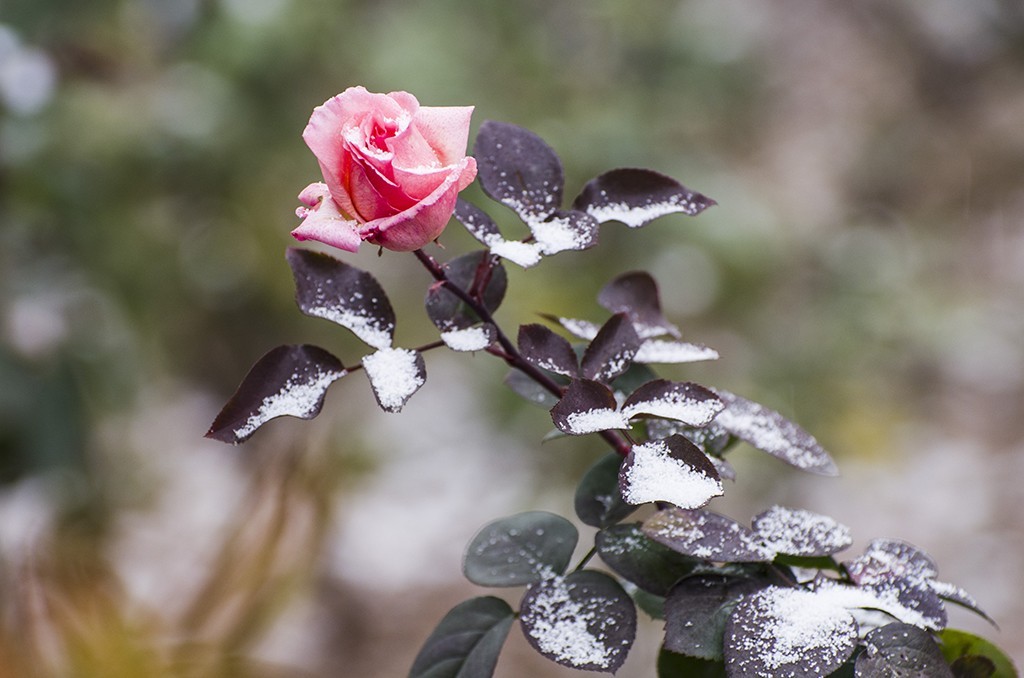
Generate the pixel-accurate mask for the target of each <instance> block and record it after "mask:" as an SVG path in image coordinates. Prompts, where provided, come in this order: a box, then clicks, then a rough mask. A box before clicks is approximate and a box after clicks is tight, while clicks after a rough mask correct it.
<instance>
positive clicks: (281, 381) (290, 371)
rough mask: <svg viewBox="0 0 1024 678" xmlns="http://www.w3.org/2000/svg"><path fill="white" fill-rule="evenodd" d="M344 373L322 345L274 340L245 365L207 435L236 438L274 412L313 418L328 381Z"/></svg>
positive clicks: (225, 439) (236, 440) (245, 435)
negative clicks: (269, 348) (281, 343)
mask: <svg viewBox="0 0 1024 678" xmlns="http://www.w3.org/2000/svg"><path fill="white" fill-rule="evenodd" d="M347 373H348V372H347V371H346V370H345V368H344V367H342V365H341V361H339V360H338V359H337V358H335V357H334V356H333V355H331V354H330V353H328V352H327V351H325V350H323V349H322V348H318V347H316V346H310V345H307V344H302V345H297V346H278V347H277V348H275V349H274V350H272V351H270V352H269V353H267V354H266V355H265V356H263V357H262V358H260V359H259V360H258V361H257V362H256V364H255V365H253V367H252V369H251V370H249V374H248V375H246V377H245V379H244V380H243V381H242V383H241V385H239V387H238V390H237V391H236V392H235V394H234V395H233V396H232V397H231V399H230V400H229V401H228V402H227V404H226V405H224V409H222V410H221V411H220V414H218V415H217V418H216V419H215V420H214V421H213V424H212V425H211V426H210V430H209V431H208V432H207V434H206V437H208V438H213V439H215V440H221V441H223V442H228V443H240V442H243V441H244V440H246V439H247V438H249V437H250V436H252V434H253V433H255V432H256V429H258V428H259V427H260V426H262V425H263V424H265V423H267V422H268V421H270V420H271V419H274V418H275V417H281V416H286V415H287V416H292V417H298V418H300V419H312V418H313V417H315V416H316V415H317V414H319V413H320V408H321V407H322V406H323V399H324V394H325V393H326V391H327V387H328V386H330V385H331V384H332V383H334V382H335V381H337V380H338V379H340V378H341V377H343V376H345V375H346V374H347Z"/></svg>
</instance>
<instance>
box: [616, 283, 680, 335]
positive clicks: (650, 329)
mask: <svg viewBox="0 0 1024 678" xmlns="http://www.w3.org/2000/svg"><path fill="white" fill-rule="evenodd" d="M597 302H598V303H599V304H601V306H603V307H604V308H606V309H608V310H609V311H611V312H612V313H625V314H627V315H628V316H629V319H630V321H632V323H633V324H634V325H635V326H636V327H637V333H638V334H640V336H643V337H648V336H658V335H662V334H671V335H672V336H674V337H678V336H679V328H678V327H676V326H675V325H673V324H672V323H670V322H669V321H668V320H666V319H665V316H663V315H662V313H661V301H660V299H659V298H658V284H657V283H656V282H655V281H654V278H653V277H651V275H650V274H649V273H646V272H644V271H633V272H630V273H623V274H622V275H620V276H618V277H617V278H615V279H614V280H612V281H611V282H609V283H608V284H606V285H605V286H604V287H602V288H601V291H600V292H599V293H598V295H597Z"/></svg>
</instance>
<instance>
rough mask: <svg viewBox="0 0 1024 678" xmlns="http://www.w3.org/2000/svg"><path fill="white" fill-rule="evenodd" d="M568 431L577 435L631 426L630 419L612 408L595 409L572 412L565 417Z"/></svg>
mask: <svg viewBox="0 0 1024 678" xmlns="http://www.w3.org/2000/svg"><path fill="white" fill-rule="evenodd" d="M565 427H566V429H568V430H566V431H565V432H566V433H569V434H570V435H575V436H581V435H585V434H587V433H597V432H598V431H607V430H609V429H613V428H615V429H623V428H629V419H627V418H626V417H624V416H622V414H621V413H619V412H616V411H615V410H611V409H605V408H600V409H593V410H586V411H583V412H572V413H570V414H568V415H567V416H566V417H565Z"/></svg>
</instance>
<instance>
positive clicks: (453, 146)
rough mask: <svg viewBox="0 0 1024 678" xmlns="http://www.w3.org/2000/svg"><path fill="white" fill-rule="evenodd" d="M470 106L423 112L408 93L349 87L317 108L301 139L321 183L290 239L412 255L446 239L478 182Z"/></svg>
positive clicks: (306, 193)
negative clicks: (458, 207) (465, 195)
mask: <svg viewBox="0 0 1024 678" xmlns="http://www.w3.org/2000/svg"><path fill="white" fill-rule="evenodd" d="M472 114H473V107H472V106H445V107H433V106H420V105H419V102H418V101H416V97H414V96H413V95H411V94H409V93H408V92H391V93H390V94H372V93H370V92H367V91H366V89H365V88H363V87H350V88H349V89H347V90H345V91H344V92H342V93H341V94H339V95H338V96H336V97H334V98H333V99H330V100H328V101H327V102H325V103H324V104H323V105H322V106H317V107H316V109H315V110H314V111H313V115H312V116H311V117H310V119H309V124H308V125H307V126H306V129H305V131H303V133H302V138H303V139H305V141H306V144H307V145H308V146H309V148H310V150H312V151H313V155H315V156H316V158H317V160H318V161H319V162H320V169H321V171H322V172H323V175H324V183H315V184H310V185H309V186H307V187H306V188H305V189H304V190H303V191H302V193H300V194H299V200H300V201H301V202H302V204H303V207H300V208H299V209H298V210H296V214H298V216H299V217H300V218H301V219H302V220H303V221H302V223H301V224H299V227H298V228H296V229H295V230H294V231H292V235H293V236H295V237H296V238H297V239H299V240H319V241H320V242H323V243H326V244H328V245H332V246H334V247H338V248H340V249H343V250H348V251H349V252H355V251H356V250H357V249H359V243H360V242H361V241H363V240H366V241H369V242H371V243H373V244H375V245H380V246H381V247H386V248H387V249H389V250H397V251H408V250H415V249H418V248H420V247H422V246H423V245H425V244H427V243H428V242H430V241H431V240H434V239H436V238H437V237H438V236H439V235H441V231H443V230H444V227H445V226H446V225H448V220H449V219H450V218H451V216H452V212H454V211H455V198H456V196H457V195H458V193H459V191H461V190H462V189H464V188H466V186H468V185H469V184H470V183H472V181H473V179H474V177H476V161H475V160H474V159H473V158H471V157H467V156H466V141H467V139H468V137H469V118H470V116H471V115H472Z"/></svg>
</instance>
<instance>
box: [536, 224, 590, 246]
mask: <svg viewBox="0 0 1024 678" xmlns="http://www.w3.org/2000/svg"><path fill="white" fill-rule="evenodd" d="M529 226H530V230H531V231H533V236H534V237H535V238H536V239H537V244H539V245H540V248H541V251H542V252H543V253H544V254H556V253H558V252H564V251H566V250H580V249H583V248H585V247H586V246H587V245H588V243H590V241H591V240H590V238H589V237H588V234H587V233H585V232H582V231H579V230H577V229H576V228H574V227H573V224H572V221H571V220H569V219H563V218H559V217H551V218H550V219H549V220H548V221H539V222H537V221H535V222H533V223H531V224H529Z"/></svg>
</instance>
